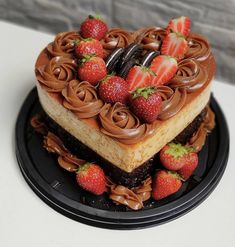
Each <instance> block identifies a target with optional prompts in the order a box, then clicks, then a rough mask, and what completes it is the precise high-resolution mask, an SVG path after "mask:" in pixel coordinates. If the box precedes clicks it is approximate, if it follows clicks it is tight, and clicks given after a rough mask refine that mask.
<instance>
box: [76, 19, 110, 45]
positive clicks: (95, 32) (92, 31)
mask: <svg viewBox="0 0 235 247" xmlns="http://www.w3.org/2000/svg"><path fill="white" fill-rule="evenodd" d="M107 31H108V27H107V25H106V24H105V23H104V22H103V20H102V19H101V18H100V17H99V16H97V17H94V16H92V15H89V16H88V17H87V19H86V20H85V21H84V22H83V23H82V24H81V27H80V33H81V35H82V37H83V38H94V39H98V40H101V39H102V38H103V37H104V36H105V34H106V33H107Z"/></svg>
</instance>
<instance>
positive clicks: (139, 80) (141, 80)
mask: <svg viewBox="0 0 235 247" xmlns="http://www.w3.org/2000/svg"><path fill="white" fill-rule="evenodd" d="M152 76H153V72H151V70H150V69H149V68H147V67H145V66H137V65H135V66H134V67H132V68H131V69H130V71H129V73H128V75H127V79H126V81H127V83H128V84H129V90H130V91H132V90H134V89H136V88H138V87H145V86H149V85H150V84H151V81H152Z"/></svg>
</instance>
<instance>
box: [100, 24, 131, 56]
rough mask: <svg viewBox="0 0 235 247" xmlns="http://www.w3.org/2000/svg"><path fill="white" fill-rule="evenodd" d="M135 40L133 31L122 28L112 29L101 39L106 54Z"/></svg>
mask: <svg viewBox="0 0 235 247" xmlns="http://www.w3.org/2000/svg"><path fill="white" fill-rule="evenodd" d="M133 42H134V38H133V36H132V33H131V32H128V31H127V30H125V29H121V28H112V29H110V30H109V31H108V32H107V34H106V35H105V37H104V38H103V39H102V40H101V43H102V45H103V48H104V51H105V56H108V55H109V54H110V53H111V52H112V50H113V49H115V48H117V47H121V48H123V47H126V46H128V45H130V44H131V43H133Z"/></svg>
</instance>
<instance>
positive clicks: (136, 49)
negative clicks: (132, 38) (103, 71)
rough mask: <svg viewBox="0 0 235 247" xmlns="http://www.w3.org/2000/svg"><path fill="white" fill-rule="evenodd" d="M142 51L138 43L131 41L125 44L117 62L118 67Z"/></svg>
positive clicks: (136, 56)
mask: <svg viewBox="0 0 235 247" xmlns="http://www.w3.org/2000/svg"><path fill="white" fill-rule="evenodd" d="M141 52H142V47H141V45H139V44H135V43H132V44H130V45H129V46H127V47H126V48H125V50H124V52H123V54H122V56H121V57H120V59H119V62H118V64H117V66H118V68H117V69H121V68H122V66H123V65H124V64H125V63H126V62H127V61H128V60H131V59H134V58H138V57H139V56H140V54H141Z"/></svg>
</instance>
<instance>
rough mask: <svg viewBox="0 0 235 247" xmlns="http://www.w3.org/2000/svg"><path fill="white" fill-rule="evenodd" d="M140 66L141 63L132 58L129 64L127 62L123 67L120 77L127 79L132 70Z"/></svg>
mask: <svg viewBox="0 0 235 247" xmlns="http://www.w3.org/2000/svg"><path fill="white" fill-rule="evenodd" d="M137 64H139V61H138V60H137V59H135V58H132V59H130V60H128V61H127V62H125V63H124V64H123V65H122V67H121V68H120V70H119V73H118V75H119V76H121V77H122V78H124V79H126V77H127V75H128V73H129V71H130V69H131V68H132V67H133V66H134V65H137Z"/></svg>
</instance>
